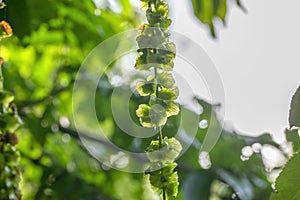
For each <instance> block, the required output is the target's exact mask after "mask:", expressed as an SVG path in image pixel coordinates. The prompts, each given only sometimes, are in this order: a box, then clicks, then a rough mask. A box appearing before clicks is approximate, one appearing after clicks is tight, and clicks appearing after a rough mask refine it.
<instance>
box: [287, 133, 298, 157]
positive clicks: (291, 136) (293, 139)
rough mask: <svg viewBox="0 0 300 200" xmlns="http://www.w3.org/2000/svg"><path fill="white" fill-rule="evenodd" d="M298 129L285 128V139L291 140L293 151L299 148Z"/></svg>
mask: <svg viewBox="0 0 300 200" xmlns="http://www.w3.org/2000/svg"><path fill="white" fill-rule="evenodd" d="M298 132H299V129H294V130H288V129H286V130H285V135H286V139H287V141H289V142H292V145H293V150H294V152H297V151H299V150H300V137H299V133H298Z"/></svg>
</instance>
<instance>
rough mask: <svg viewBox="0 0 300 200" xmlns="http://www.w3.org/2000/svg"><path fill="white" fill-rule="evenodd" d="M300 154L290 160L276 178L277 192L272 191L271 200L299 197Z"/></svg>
mask: <svg viewBox="0 0 300 200" xmlns="http://www.w3.org/2000/svg"><path fill="white" fill-rule="evenodd" d="M299 166H300V154H294V156H293V157H292V158H291V159H290V160H289V161H288V163H287V164H286V165H285V167H284V168H283V170H282V172H281V173H280V175H279V177H278V178H277V180H276V189H277V192H276V193H272V195H271V197H270V200H282V199H295V200H296V199H299V196H300V186H299V177H300V170H299Z"/></svg>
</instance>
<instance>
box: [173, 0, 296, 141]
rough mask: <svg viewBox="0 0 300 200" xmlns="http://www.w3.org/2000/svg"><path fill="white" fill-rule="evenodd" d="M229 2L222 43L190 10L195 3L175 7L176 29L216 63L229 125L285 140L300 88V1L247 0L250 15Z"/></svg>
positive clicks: (219, 27)
mask: <svg viewBox="0 0 300 200" xmlns="http://www.w3.org/2000/svg"><path fill="white" fill-rule="evenodd" d="M228 3H229V4H231V5H232V7H230V11H229V13H228V16H227V23H226V28H224V27H223V26H222V22H221V20H220V21H217V32H218V34H217V35H218V39H217V40H214V39H212V37H211V36H210V35H209V34H208V33H209V29H208V28H207V27H204V25H203V24H200V23H199V21H198V20H197V18H196V17H195V16H194V15H193V13H191V12H190V11H191V10H192V6H191V3H190V2H189V1H177V2H176V3H173V4H172V3H170V4H171V16H172V17H173V19H174V24H173V25H172V28H173V30H174V31H176V32H179V33H182V34H184V35H186V36H188V37H189V38H191V39H193V40H194V41H195V42H197V43H198V44H199V45H200V46H201V47H202V48H203V49H204V50H205V51H206V53H207V54H208V55H209V57H210V58H211V59H212V60H213V62H214V63H215V66H216V68H217V69H218V71H219V73H220V76H221V77H222V80H223V84H224V89H225V95H226V98H225V101H226V102H222V103H223V106H224V109H225V120H226V121H227V124H228V123H229V126H234V127H235V128H237V129H238V130H241V131H242V132H244V133H248V134H251V135H256V134H258V133H262V132H271V133H273V134H274V136H275V139H276V140H277V141H282V140H283V138H284V134H283V133H284V129H285V128H286V127H287V125H288V120H287V119H288V118H287V117H288V110H289V105H290V101H291V96H292V94H293V93H294V92H295V90H296V89H297V87H298V85H299V74H300V68H299V66H300V58H299V55H298V52H299V51H300V38H299V35H300V26H299V23H298V19H299V17H300V13H299V12H298V8H299V6H300V2H299V1H297V0H292V1H289V3H284V2H282V1H279V0H274V1H272V0H267V1H263V2H262V1H257V0H256V1H248V0H244V1H243V5H244V6H245V7H246V9H247V12H246V13H245V12H243V11H242V10H241V9H239V8H238V7H237V6H236V5H234V4H233V2H230V1H229V2H228ZM202 91H203V92H202V95H203V96H204V97H206V98H210V97H209V94H208V93H207V91H206V90H205V89H203V90H202Z"/></svg>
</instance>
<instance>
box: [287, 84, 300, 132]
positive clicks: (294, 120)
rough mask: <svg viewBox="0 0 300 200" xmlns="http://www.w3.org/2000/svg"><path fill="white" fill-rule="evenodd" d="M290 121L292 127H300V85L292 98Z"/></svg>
mask: <svg viewBox="0 0 300 200" xmlns="http://www.w3.org/2000/svg"><path fill="white" fill-rule="evenodd" d="M289 123H290V127H293V126H296V127H300V87H298V89H297V91H296V92H295V94H294V96H293V98H292V102H291V107H290V113H289Z"/></svg>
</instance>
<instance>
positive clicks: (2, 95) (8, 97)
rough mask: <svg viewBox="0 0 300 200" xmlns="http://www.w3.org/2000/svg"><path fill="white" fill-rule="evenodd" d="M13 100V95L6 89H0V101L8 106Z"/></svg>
mask: <svg viewBox="0 0 300 200" xmlns="http://www.w3.org/2000/svg"><path fill="white" fill-rule="evenodd" d="M13 100H14V96H13V95H12V94H11V93H10V92H7V91H0V102H1V103H3V104H4V105H5V106H8V104H10V103H11V102H12V101H13Z"/></svg>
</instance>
